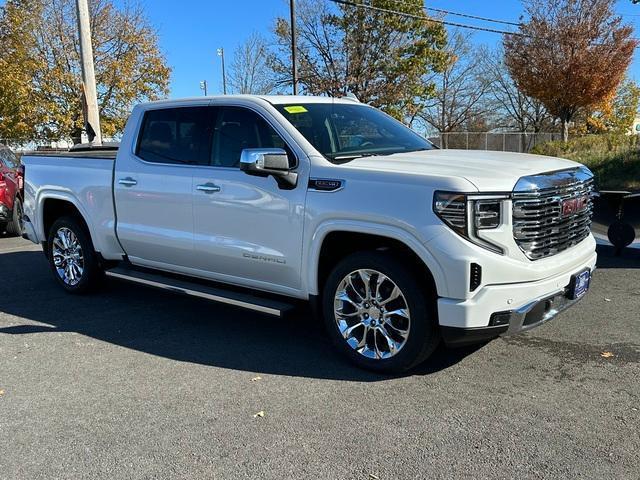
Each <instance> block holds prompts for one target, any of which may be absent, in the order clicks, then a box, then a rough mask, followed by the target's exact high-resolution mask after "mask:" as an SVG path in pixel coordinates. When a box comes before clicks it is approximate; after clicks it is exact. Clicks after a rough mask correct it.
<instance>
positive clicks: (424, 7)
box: [391, 0, 522, 27]
mask: <svg viewBox="0 0 640 480" xmlns="http://www.w3.org/2000/svg"><path fill="white" fill-rule="evenodd" d="M391 1H392V2H393V3H397V4H399V5H415V4H411V3H409V2H406V1H402V0H391ZM415 6H416V7H417V6H418V5H415ZM421 8H422V9H424V10H428V11H430V12H437V13H443V14H445V15H453V16H456V17H463V18H471V19H473V20H481V21H483V22H492V23H501V24H503V25H513V26H514V27H519V26H521V25H522V24H521V23H518V22H510V21H508V20H498V19H496V18H488V17H479V16H477V15H471V14H469V13H460V12H452V11H451V10H443V9H441V8H433V7H427V6H426V5H422V6H421Z"/></svg>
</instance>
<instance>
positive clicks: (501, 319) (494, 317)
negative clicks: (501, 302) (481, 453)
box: [489, 312, 511, 327]
mask: <svg viewBox="0 0 640 480" xmlns="http://www.w3.org/2000/svg"><path fill="white" fill-rule="evenodd" d="M510 319H511V312H496V313H493V314H491V320H489V326H490V327H497V326H500V325H509V320H510Z"/></svg>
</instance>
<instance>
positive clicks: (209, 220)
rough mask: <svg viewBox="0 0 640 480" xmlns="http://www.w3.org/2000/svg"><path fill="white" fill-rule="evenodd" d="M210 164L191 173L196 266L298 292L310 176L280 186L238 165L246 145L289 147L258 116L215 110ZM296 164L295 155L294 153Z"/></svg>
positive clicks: (231, 109) (241, 110) (220, 275)
mask: <svg viewBox="0 0 640 480" xmlns="http://www.w3.org/2000/svg"><path fill="white" fill-rule="evenodd" d="M216 110H217V112H216V113H217V115H216V123H215V130H214V135H213V145H212V149H211V166H209V167H198V168H196V171H195V174H194V177H193V185H192V192H193V222H194V251H195V255H194V257H193V258H194V261H195V264H194V265H193V266H194V268H197V269H199V270H204V271H206V272H207V276H209V277H210V278H213V279H218V280H222V281H228V282H231V283H236V284H240V285H244V286H254V287H257V288H264V289H266V290H272V291H276V292H280V293H291V292H292V291H294V290H298V289H300V262H301V249H302V229H303V222H304V202H305V197H306V191H307V178H303V177H304V175H302V174H301V175H300V177H299V178H298V185H297V187H296V188H294V189H291V190H286V189H282V188H280V187H279V186H278V184H277V183H276V181H275V180H274V179H273V178H272V177H255V176H250V175H247V174H246V173H244V172H242V171H241V170H240V169H239V162H240V153H241V152H242V150H243V149H245V148H274V147H276V148H284V149H285V150H287V151H288V152H289V153H290V152H291V150H290V149H288V147H287V146H286V145H285V142H284V141H283V140H282V138H281V136H280V135H279V134H278V133H277V132H276V131H275V130H274V128H273V127H272V126H271V125H270V124H269V123H268V122H267V121H266V120H265V119H264V118H263V117H262V116H261V115H259V114H258V113H256V112H254V111H253V110H250V109H247V108H243V107H217V108H216ZM290 161H291V162H292V165H293V164H294V163H295V161H296V160H295V158H294V156H293V154H292V153H290Z"/></svg>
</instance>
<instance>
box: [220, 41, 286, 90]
mask: <svg viewBox="0 0 640 480" xmlns="http://www.w3.org/2000/svg"><path fill="white" fill-rule="evenodd" d="M268 60H269V46H268V44H267V42H266V40H265V39H264V38H263V37H261V36H260V35H258V34H257V33H253V34H251V35H250V36H249V37H248V38H247V39H246V40H245V41H244V42H243V43H242V44H241V45H240V46H239V47H238V48H236V50H235V51H234V53H233V61H232V62H231V68H230V71H229V77H228V79H229V86H230V87H231V91H232V92H233V93H241V94H254V95H266V94H268V93H271V92H272V91H273V89H274V88H275V81H274V78H273V72H272V70H271V68H270V66H269V63H268Z"/></svg>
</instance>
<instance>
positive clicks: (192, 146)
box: [136, 107, 213, 165]
mask: <svg viewBox="0 0 640 480" xmlns="http://www.w3.org/2000/svg"><path fill="white" fill-rule="evenodd" d="M212 125H213V119H212V109H210V108H209V107H182V108H166V109H158V110H149V111H148V112H147V113H145V115H144V120H143V123H142V129H141V132H140V139H139V142H138V150H137V152H136V154H137V155H138V156H139V157H140V158H142V159H143V160H146V161H147V162H154V163H184V164H189V165H208V163H209V157H210V145H211V133H212V128H211V127H212Z"/></svg>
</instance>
